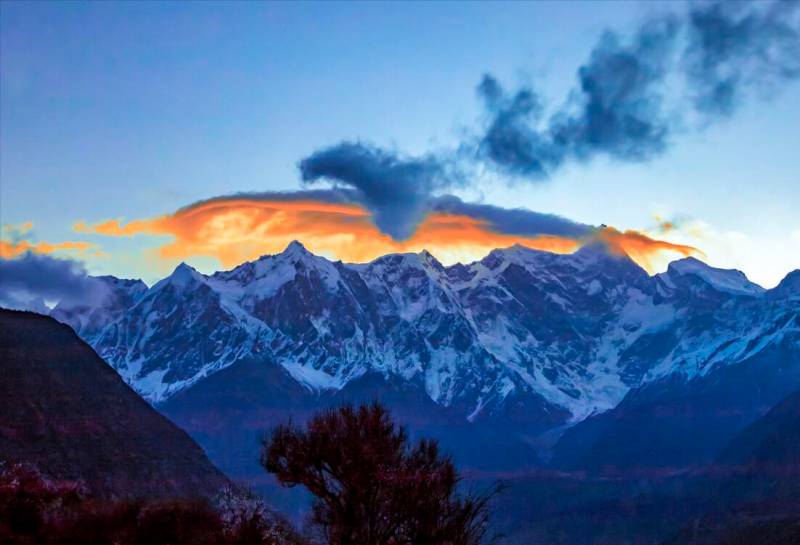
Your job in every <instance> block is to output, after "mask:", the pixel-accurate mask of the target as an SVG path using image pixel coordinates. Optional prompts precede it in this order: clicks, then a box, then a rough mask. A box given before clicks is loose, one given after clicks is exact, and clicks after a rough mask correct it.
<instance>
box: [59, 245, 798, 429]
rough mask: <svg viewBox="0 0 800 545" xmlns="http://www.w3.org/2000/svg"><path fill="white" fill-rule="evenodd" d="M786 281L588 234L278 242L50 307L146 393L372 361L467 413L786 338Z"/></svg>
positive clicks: (567, 408) (594, 387)
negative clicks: (147, 283)
mask: <svg viewBox="0 0 800 545" xmlns="http://www.w3.org/2000/svg"><path fill="white" fill-rule="evenodd" d="M795 275H796V273H795ZM793 278H794V276H793V275H790V276H789V277H787V281H785V284H786V285H784V284H782V285H781V286H779V287H778V288H775V289H774V290H769V291H765V290H764V289H763V288H760V287H759V286H757V285H755V284H753V283H751V282H749V281H748V280H747V278H746V277H745V276H744V274H742V273H741V272H739V271H726V270H720V269H714V268H712V267H709V266H708V265H705V264H704V263H702V262H701V261H698V260H696V259H693V258H688V259H684V260H680V261H676V262H674V263H672V264H671V265H670V267H669V269H668V270H667V272H665V273H663V274H659V275H656V276H655V277H650V276H648V275H647V273H646V272H645V271H644V270H642V269H641V268H640V267H638V266H637V265H636V264H635V263H634V262H633V261H631V260H630V259H629V258H627V257H626V256H619V255H611V254H609V253H608V252H607V251H606V250H605V248H604V247H603V246H599V245H590V246H586V247H584V248H582V249H580V250H579V251H577V252H576V253H574V254H571V255H559V254H552V253H548V252H542V251H536V250H531V249H527V248H524V247H521V246H514V247H511V248H507V249H500V250H495V251H493V252H491V253H490V254H489V255H488V256H486V257H485V258H484V259H482V260H480V261H478V262H475V263H472V264H469V265H462V264H458V265H454V266H450V267H445V266H443V265H442V264H440V263H439V262H438V261H437V260H436V259H435V258H434V257H433V256H432V255H430V254H429V253H427V252H422V253H420V254H393V255H387V256H384V257H381V258H379V259H376V260H375V261H373V262H371V263H367V264H357V265H354V264H344V263H341V262H331V261H329V260H327V259H325V258H323V257H319V256H315V255H313V254H311V253H310V252H308V251H307V250H306V249H305V248H304V247H303V246H302V245H301V244H300V243H298V242H293V243H292V244H291V245H289V247H288V248H287V249H286V250H285V251H284V252H283V253H280V254H277V255H272V256H264V257H262V258H260V259H258V260H257V261H253V262H249V263H244V264H242V265H240V266H239V267H236V268H235V269H232V270H230V271H225V272H218V273H215V274H213V275H209V276H206V275H203V274H200V273H199V272H197V271H196V270H194V269H192V268H191V267H189V266H188V265H185V264H181V265H180V266H178V267H177V268H176V269H175V271H174V272H173V273H172V274H171V275H170V276H169V277H167V278H165V279H164V280H162V281H160V282H158V283H157V284H155V285H154V286H152V287H151V288H149V289H144V286H143V284H141V283H137V282H131V281H117V280H116V279H114V280H111V279H108V280H105V281H106V282H108V283H109V284H111V285H113V286H114V290H115V291H114V293H115V294H116V295H115V297H114V298H113V302H112V303H109V304H107V306H106V307H98V308H86V307H82V308H61V307H57V308H56V309H55V311H54V313H53V314H54V316H56V317H58V318H59V319H61V320H62V321H66V322H68V323H70V324H72V325H73V326H74V327H75V328H76V330H77V331H78V332H79V333H80V334H81V336H83V337H84V339H86V340H87V341H88V342H89V343H90V344H91V345H92V346H93V347H94V348H95V349H96V350H97V352H98V353H99V354H100V355H101V356H102V357H103V358H104V359H105V360H106V361H108V362H109V363H110V364H111V365H112V366H114V367H115V368H116V369H117V370H118V371H119V372H120V374H121V375H122V376H123V377H124V378H125V379H126V380H127V381H128V382H129V383H130V384H131V385H132V386H133V387H134V388H135V389H136V390H138V391H139V392H140V393H141V394H142V395H144V396H145V397H146V398H148V399H149V400H151V401H152V402H160V401H164V400H165V399H167V398H169V397H170V396H171V395H173V394H174V393H176V392H178V391H180V390H183V389H186V388H188V387H190V386H191V385H192V384H194V383H196V382H197V381H199V380H201V379H203V378H204V377H207V376H209V375H211V374H213V373H215V372H217V371H219V370H221V369H223V368H225V367H227V366H230V365H232V364H234V363H235V362H237V361H239V360H243V359H265V360H269V361H271V362H274V363H277V364H278V365H280V366H282V367H283V368H284V369H286V370H287V371H288V372H289V374H290V375H291V376H292V377H293V378H294V379H295V380H296V381H297V382H299V383H300V384H302V385H303V386H305V387H306V388H308V389H310V390H313V391H324V390H329V389H333V390H337V389H341V388H343V387H344V386H345V385H347V384H348V383H350V382H351V381H353V380H355V379H357V378H359V377H362V376H364V375H367V374H372V373H377V374H379V375H382V376H384V377H387V378H390V377H391V378H392V379H400V380H403V381H407V382H409V383H413V384H418V385H419V387H420V388H424V391H425V392H426V393H427V395H428V396H429V397H430V398H431V399H432V400H433V401H434V402H436V403H437V404H439V405H441V406H445V407H453V408H457V409H458V410H460V411H462V413H463V416H464V417H466V418H468V419H470V420H474V419H476V418H479V417H480V416H481V415H486V414H491V413H492V412H494V411H497V410H502V408H503V407H504V406H507V405H509V404H517V405H518V404H522V405H525V404H528V403H531V404H533V405H536V406H537V407H545V408H547V410H551V411H554V412H558V411H562V412H565V414H567V415H568V419H569V420H572V421H576V420H580V419H582V418H584V417H586V416H588V415H590V414H593V413H597V412H602V411H604V410H607V409H610V408H612V407H614V406H616V405H617V404H618V403H619V402H620V401H621V400H622V399H623V397H625V395H626V393H627V392H628V391H629V390H631V389H632V388H636V387H638V386H641V385H642V384H645V383H648V382H650V381H654V380H659V379H661V378H663V377H664V376H667V375H670V374H673V373H680V374H682V375H684V376H686V377H687V378H689V379H691V378H693V377H696V376H702V375H705V374H707V373H709V372H710V371H711V370H713V369H715V368H717V367H718V366H726V365H731V364H735V363H736V362H738V361H742V360H744V359H746V358H748V357H750V356H752V355H753V354H754V353H755V352H758V351H759V350H762V349H764V347H766V346H768V345H770V344H771V343H779V342H783V341H787V342H792V343H794V344H795V346H798V347H800V317H798V312H799V308H800V305H798V303H797V300H796V298H793V297H794V296H796V294H797V286H796V284H797V282H796V281H794V280H793Z"/></svg>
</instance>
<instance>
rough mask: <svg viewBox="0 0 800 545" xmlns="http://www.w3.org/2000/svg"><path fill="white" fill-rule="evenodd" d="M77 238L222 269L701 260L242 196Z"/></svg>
mask: <svg viewBox="0 0 800 545" xmlns="http://www.w3.org/2000/svg"><path fill="white" fill-rule="evenodd" d="M74 228H75V230H76V231H78V232H80V233H87V234H88V233H91V234H99V235H105V236H112V237H119V236H133V235H168V236H171V237H172V238H173V240H172V241H171V242H168V243H166V244H164V245H162V246H160V247H159V248H158V250H157V252H158V255H159V257H160V258H162V259H165V260H173V261H174V260H186V259H191V258H193V257H201V256H202V257H212V258H216V259H217V260H219V262H220V263H221V264H222V266H223V267H225V268H231V267H235V266H236V265H239V264H241V263H243V262H245V261H251V260H253V259H257V258H258V257H260V256H262V255H265V254H275V253H278V252H280V251H282V250H283V249H284V248H285V247H286V246H287V245H288V244H289V243H290V242H291V241H292V240H299V241H301V242H302V243H303V244H304V245H305V246H306V247H307V248H308V249H309V250H310V251H311V252H313V253H315V254H318V255H322V256H325V257H327V258H330V259H339V260H342V261H345V262H366V261H370V260H372V259H375V258H377V257H380V256H382V255H385V254H387V253H397V252H420V251H422V250H428V251H429V252H431V253H432V254H433V255H435V256H436V257H437V259H439V260H440V261H442V262H443V263H445V264H452V263H456V262H470V261H474V260H477V259H480V258H482V257H483V256H485V255H486V254H487V253H488V252H490V251H491V250H492V249H494V248H503V247H508V246H512V245H514V244H520V245H522V246H525V247H528V248H533V249H538V250H545V251H550V252H555V253H571V252H573V251H575V250H576V249H577V248H579V247H580V246H581V245H583V244H585V243H586V242H589V241H591V240H600V241H601V242H604V243H606V244H608V246H609V247H610V248H611V249H612V251H619V252H624V253H626V254H628V255H629V256H631V258H633V259H634V260H635V261H636V262H637V263H639V264H640V265H641V266H642V267H644V268H645V269H646V270H648V271H649V272H652V271H653V270H654V267H655V266H656V265H657V264H658V263H660V262H661V260H662V259H667V258H669V257H670V256H672V257H674V256H675V255H679V256H687V255H693V254H700V253H701V252H699V251H698V250H697V249H695V248H693V247H691V246H684V245H678V244H672V243H669V242H665V241H661V240H655V239H652V238H650V237H648V236H646V235H644V234H642V233H639V232H637V231H625V232H620V231H617V230H616V229H613V228H600V229H598V230H596V231H595V234H593V235H591V236H590V237H588V238H570V237H563V236H553V235H532V236H524V235H519V234H510V233H501V232H498V231H496V230H493V229H492V226H491V225H489V224H488V223H487V222H486V221H485V220H482V219H477V218H473V217H470V216H467V215H457V214H446V213H441V212H433V213H430V214H428V215H427V217H426V218H425V219H424V220H423V221H422V223H421V224H420V225H419V226H418V227H417V229H416V231H415V232H414V234H413V235H412V236H411V237H410V238H409V239H408V240H405V241H397V240H394V239H393V238H392V237H390V236H389V235H387V234H385V233H382V232H380V231H379V230H378V229H377V228H376V227H375V225H374V224H373V223H372V220H371V216H370V214H369V212H368V211H367V210H365V209H364V208H363V207H361V206H359V205H356V204H341V203H328V202H319V201H308V200H303V201H288V202H287V201H277V200H259V199H245V198H230V199H226V198H223V199H215V200H212V201H206V202H203V203H199V204H196V205H193V206H190V207H186V208H183V209H181V210H179V211H177V212H175V213H174V214H170V215H165V216H160V217H156V218H151V219H140V220H133V221H130V222H127V223H123V222H120V221H118V220H109V221H105V222H102V223H98V224H95V225H87V224H86V223H83V222H79V223H77V224H75V226H74Z"/></svg>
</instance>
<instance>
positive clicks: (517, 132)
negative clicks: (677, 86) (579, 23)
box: [478, 17, 678, 179]
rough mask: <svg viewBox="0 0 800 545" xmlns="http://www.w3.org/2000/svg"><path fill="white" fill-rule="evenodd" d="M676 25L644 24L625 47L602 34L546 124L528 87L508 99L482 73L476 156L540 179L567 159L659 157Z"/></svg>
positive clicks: (664, 135)
mask: <svg viewBox="0 0 800 545" xmlns="http://www.w3.org/2000/svg"><path fill="white" fill-rule="evenodd" d="M677 28H678V25H677V22H676V21H675V19H673V18H671V17H664V18H660V19H654V20H651V21H649V22H648V23H646V24H645V25H643V26H642V27H641V28H640V29H639V31H638V33H637V35H636V36H635V38H634V39H633V40H632V41H630V43H625V42H624V40H622V38H620V37H619V35H617V34H615V33H613V32H606V33H604V34H603V37H602V38H601V40H600V42H599V43H598V44H597V45H596V46H595V48H594V49H593V50H592V53H591V55H590V57H589V60H588V62H587V63H586V64H584V65H583V66H581V67H580V68H579V69H578V81H579V87H578V88H577V89H576V90H575V91H574V92H573V93H572V97H571V99H570V100H568V101H567V102H566V104H565V105H564V106H563V107H562V109H561V110H560V111H559V112H557V113H556V114H554V115H553V116H551V117H550V118H549V119H547V120H546V121H543V120H542V109H541V107H540V100H539V98H538V96H537V94H536V92H535V91H534V90H533V89H531V88H529V87H523V88H522V89H520V90H518V91H516V92H515V93H513V95H510V96H509V95H508V94H507V93H506V92H505V91H504V90H503V89H502V87H501V86H500V84H499V83H498V82H497V80H495V79H494V78H493V77H492V76H491V75H486V76H484V78H483V81H482V82H481V83H480V85H479V86H478V95H479V96H480V97H481V98H482V99H483V102H484V104H485V106H486V112H487V117H488V122H487V126H486V130H485V132H484V133H483V134H482V136H481V138H480V142H479V145H478V156H479V158H480V159H482V160H485V161H486V162H487V163H489V164H490V165H492V166H494V167H496V168H497V169H499V170H501V171H503V172H506V173H509V174H513V175H517V176H524V177H529V178H533V179H541V178H544V177H547V176H549V175H550V174H552V173H553V172H554V171H555V170H557V169H558V168H559V167H560V166H562V164H564V163H565V162H567V161H570V160H580V161H585V160H588V159H591V158H592V157H593V156H595V155H597V154H606V155H608V156H610V157H613V158H615V159H621V160H626V161H639V160H644V159H647V158H649V157H651V156H653V155H656V154H658V153H660V152H661V151H663V149H664V148H665V147H666V143H667V137H668V136H669V133H670V130H671V124H670V121H669V120H668V119H667V117H666V116H665V114H664V111H663V100H662V95H661V93H662V87H663V84H664V80H665V78H666V76H667V74H668V70H667V66H668V64H669V61H670V58H671V54H672V48H673V44H674V41H675V36H676V33H677Z"/></svg>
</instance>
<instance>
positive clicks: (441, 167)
mask: <svg viewBox="0 0 800 545" xmlns="http://www.w3.org/2000/svg"><path fill="white" fill-rule="evenodd" d="M299 167H300V174H301V177H302V180H303V182H305V183H313V182H316V181H319V180H328V181H331V182H333V183H334V184H336V185H337V186H343V187H345V188H350V189H352V190H354V191H355V195H356V197H357V200H358V201H359V202H360V203H362V204H363V205H364V206H366V207H367V208H368V209H369V210H370V212H372V214H373V218H374V221H375V225H377V226H378V228H379V229H380V230H381V231H383V232H384V233H388V234H389V235H391V236H392V237H394V238H395V239H397V240H405V239H407V238H408V237H410V236H411V235H412V234H413V233H414V229H415V228H416V226H417V224H418V223H419V222H420V221H421V220H422V219H423V217H424V216H425V213H426V212H427V211H428V209H429V201H430V198H431V196H432V194H433V192H434V191H437V190H441V189H445V188H447V187H452V186H453V185H456V184H457V183H459V176H458V175H457V174H456V173H455V172H453V171H452V170H451V169H450V168H449V167H448V166H447V164H446V163H445V162H443V161H441V160H439V159H438V158H436V157H433V156H428V157H422V158H403V157H399V156H398V155H397V154H395V153H392V152H389V151H386V150H382V149H379V148H376V147H374V146H370V145H367V144H362V143H357V142H356V143H354V142H342V143H341V144H338V145H336V146H332V147H330V148H326V149H322V150H319V151H316V152H314V153H313V154H311V155H310V156H309V157H307V158H305V159H303V160H302V161H300V164H299Z"/></svg>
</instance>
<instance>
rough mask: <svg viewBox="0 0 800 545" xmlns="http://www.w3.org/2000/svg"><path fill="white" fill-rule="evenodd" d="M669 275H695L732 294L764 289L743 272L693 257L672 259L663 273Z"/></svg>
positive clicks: (753, 292)
mask: <svg viewBox="0 0 800 545" xmlns="http://www.w3.org/2000/svg"><path fill="white" fill-rule="evenodd" d="M665 274H667V275H669V276H670V277H673V278H674V277H676V276H695V277H697V278H699V279H700V280H702V281H703V282H705V283H706V284H708V285H710V286H711V287H713V288H714V289H716V290H718V291H724V292H726V293H730V294H733V295H751V296H752V295H760V294H761V293H763V292H764V291H765V290H764V288H762V287H761V286H759V285H758V284H755V283H753V282H750V280H748V279H747V276H745V274H744V273H743V272H742V271H740V270H737V269H718V268H716V267H712V266H711V265H709V264H707V263H704V262H703V261H700V260H699V259H697V258H695V257H686V258H683V259H679V260H677V261H673V262H672V263H670V264H669V267H667V272H666V273H665Z"/></svg>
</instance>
